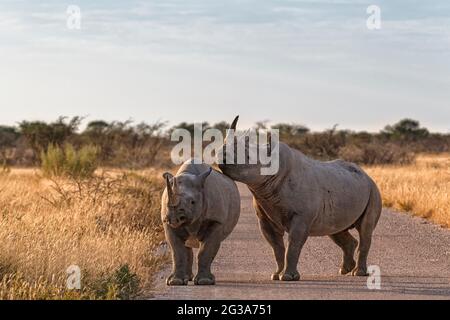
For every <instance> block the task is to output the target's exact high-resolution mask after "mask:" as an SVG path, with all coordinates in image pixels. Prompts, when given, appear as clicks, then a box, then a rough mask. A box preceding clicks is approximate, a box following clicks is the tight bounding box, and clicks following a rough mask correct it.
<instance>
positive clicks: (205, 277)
mask: <svg viewBox="0 0 450 320" xmlns="http://www.w3.org/2000/svg"><path fill="white" fill-rule="evenodd" d="M222 234H223V233H222V230H221V227H220V225H219V224H214V225H213V226H211V228H210V230H209V231H208V234H207V235H206V237H205V238H204V239H203V240H202V241H201V244H200V250H199V252H198V273H197V275H196V276H195V278H194V284H196V285H213V284H215V283H216V279H215V277H214V275H213V274H212V273H211V264H212V262H213V260H214V258H215V257H216V254H217V252H218V251H219V248H220V242H221V241H222Z"/></svg>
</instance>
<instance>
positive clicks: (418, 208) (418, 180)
mask: <svg viewBox="0 0 450 320" xmlns="http://www.w3.org/2000/svg"><path fill="white" fill-rule="evenodd" d="M366 170H367V172H368V174H369V175H370V176H371V177H372V178H373V179H374V180H375V181H376V182H377V184H378V186H379V188H380V191H381V195H382V197H383V204H384V206H386V207H393V208H394V209H396V210H400V211H406V212H411V213H413V214H415V215H418V216H421V217H424V218H427V219H431V220H432V221H434V222H436V223H438V224H441V225H443V226H446V227H450V155H421V156H419V157H418V158H417V160H416V162H415V163H414V164H412V165H406V166H373V167H368V168H366Z"/></svg>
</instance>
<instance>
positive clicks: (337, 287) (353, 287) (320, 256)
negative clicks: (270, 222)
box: [151, 185, 450, 299]
mask: <svg viewBox="0 0 450 320" xmlns="http://www.w3.org/2000/svg"><path fill="white" fill-rule="evenodd" d="M239 189H240V192H241V196H242V209H241V217H240V219H239V223H238V225H237V226H236V229H235V230H234V232H233V233H232V234H231V235H230V237H229V238H228V239H227V240H225V241H224V242H223V243H222V246H221V249H220V251H219V254H218V256H217V257H216V260H215V262H214V264H213V273H214V274H215V276H216V282H217V284H216V285H215V286H194V285H193V284H192V283H189V285H188V286H184V287H167V286H166V285H165V278H166V277H167V275H168V274H169V273H170V267H169V266H168V267H167V268H166V269H165V270H163V271H162V272H161V273H160V274H158V276H157V279H156V280H155V281H156V290H155V291H154V292H152V293H151V299H450V231H449V230H446V229H443V228H441V227H439V226H437V225H434V224H431V223H429V222H427V221H426V220H423V219H420V218H416V217H412V216H409V215H407V214H404V213H395V212H392V211H390V210H387V209H385V210H384V211H383V213H382V215H381V219H380V222H379V223H378V226H377V228H376V230H375V234H374V237H373V241H372V248H371V251H370V254H369V265H377V266H379V268H380V271H381V278H380V279H381V289H379V290H377V289H372V290H369V289H368V286H367V279H368V278H367V277H352V276H341V275H338V274H337V272H338V269H339V265H340V261H341V251H340V249H339V248H338V247H337V246H336V245H335V244H334V243H333V242H332V241H331V239H329V238H328V237H311V238H309V239H308V241H307V243H306V245H305V247H304V248H303V251H302V254H301V257H300V262H299V271H300V274H301V280H300V281H298V282H280V281H271V280H270V274H271V273H272V272H273V271H274V270H275V260H274V258H273V256H272V251H271V249H270V247H269V244H268V243H267V242H266V241H265V240H264V239H263V237H262V235H261V233H260V231H259V228H258V222H257V218H256V216H255V213H254V211H253V207H252V197H251V194H250V192H249V191H248V189H247V188H246V187H245V186H244V185H239ZM352 233H354V232H353V231H352ZM354 235H357V234H356V233H354Z"/></svg>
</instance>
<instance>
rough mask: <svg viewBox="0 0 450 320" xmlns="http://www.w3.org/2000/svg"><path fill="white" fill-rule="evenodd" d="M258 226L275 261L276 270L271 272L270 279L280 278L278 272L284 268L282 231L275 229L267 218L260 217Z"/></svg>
mask: <svg viewBox="0 0 450 320" xmlns="http://www.w3.org/2000/svg"><path fill="white" fill-rule="evenodd" d="M258 220H259V227H260V229H261V233H262V234H263V236H264V238H265V239H266V240H267V242H268V243H269V244H270V246H271V247H272V250H273V254H274V256H275V260H276V262H277V270H276V271H275V272H274V273H273V274H272V276H271V279H272V280H280V274H281V272H282V271H283V269H284V257H285V251H286V249H285V247H284V240H283V231H279V230H277V229H276V228H275V227H274V225H273V224H272V223H271V222H270V221H269V220H267V219H265V218H263V217H261V218H259V219H258Z"/></svg>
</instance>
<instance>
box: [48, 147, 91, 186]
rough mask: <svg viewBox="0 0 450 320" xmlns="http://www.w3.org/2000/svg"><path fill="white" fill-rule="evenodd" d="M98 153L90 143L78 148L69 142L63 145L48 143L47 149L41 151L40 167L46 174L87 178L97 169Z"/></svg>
mask: <svg viewBox="0 0 450 320" xmlns="http://www.w3.org/2000/svg"><path fill="white" fill-rule="evenodd" d="M98 153H99V152H98V149H97V148H96V147H94V146H90V145H88V146H84V147H82V148H81V149H79V150H75V148H74V147H73V146H72V145H70V144H66V145H65V146H64V147H58V146H55V145H49V147H48V148H47V151H45V152H44V151H43V152H41V168H42V171H43V172H44V174H45V175H47V176H68V177H71V178H88V177H91V176H92V175H93V174H94V172H95V170H96V169H97V166H98V161H97V160H98Z"/></svg>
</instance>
